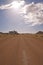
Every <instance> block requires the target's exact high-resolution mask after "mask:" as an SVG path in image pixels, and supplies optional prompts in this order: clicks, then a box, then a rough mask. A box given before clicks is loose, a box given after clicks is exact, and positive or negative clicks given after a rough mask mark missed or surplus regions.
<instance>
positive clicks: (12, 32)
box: [0, 31, 19, 34]
mask: <svg viewBox="0 0 43 65" xmlns="http://www.w3.org/2000/svg"><path fill="white" fill-rule="evenodd" d="M0 34H19V33H18V32H17V31H9V32H8V33H3V32H0Z"/></svg>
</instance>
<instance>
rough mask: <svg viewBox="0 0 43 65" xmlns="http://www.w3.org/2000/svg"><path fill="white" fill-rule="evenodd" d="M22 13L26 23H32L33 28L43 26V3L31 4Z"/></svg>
mask: <svg viewBox="0 0 43 65" xmlns="http://www.w3.org/2000/svg"><path fill="white" fill-rule="evenodd" d="M21 13H22V14H24V15H23V16H24V19H25V23H31V24H32V26H34V25H37V24H43V3H36V4H35V3H34V2H32V3H30V4H27V5H25V6H24V7H23V8H22V10H21Z"/></svg>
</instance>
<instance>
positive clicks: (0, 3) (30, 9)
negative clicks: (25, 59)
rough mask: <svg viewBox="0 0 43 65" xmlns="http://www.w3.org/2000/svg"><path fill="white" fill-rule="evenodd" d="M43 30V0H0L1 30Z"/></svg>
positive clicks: (32, 31) (26, 31) (31, 31)
mask: <svg viewBox="0 0 43 65" xmlns="http://www.w3.org/2000/svg"><path fill="white" fill-rule="evenodd" d="M10 30H16V31H18V32H21V33H23V32H25V33H28V32H29V33H34V32H37V31H39V30H40V31H43V0H0V32H1V31H2V32H8V31H10Z"/></svg>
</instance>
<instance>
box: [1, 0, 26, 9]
mask: <svg viewBox="0 0 43 65" xmlns="http://www.w3.org/2000/svg"><path fill="white" fill-rule="evenodd" d="M24 3H25V1H21V0H18V1H13V2H12V3H10V4H6V5H1V6H0V10H3V9H10V8H13V7H14V8H15V7H22V6H23V5H24Z"/></svg>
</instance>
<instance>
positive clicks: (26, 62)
mask: <svg viewBox="0 0 43 65" xmlns="http://www.w3.org/2000/svg"><path fill="white" fill-rule="evenodd" d="M0 65H43V40H41V39H37V38H34V37H30V36H25V35H17V36H13V37H11V38H4V39H0Z"/></svg>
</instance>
